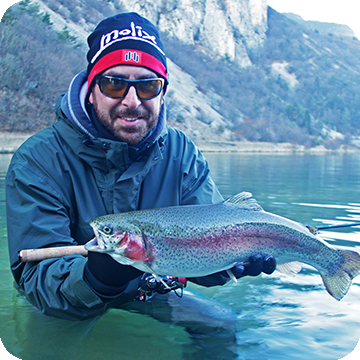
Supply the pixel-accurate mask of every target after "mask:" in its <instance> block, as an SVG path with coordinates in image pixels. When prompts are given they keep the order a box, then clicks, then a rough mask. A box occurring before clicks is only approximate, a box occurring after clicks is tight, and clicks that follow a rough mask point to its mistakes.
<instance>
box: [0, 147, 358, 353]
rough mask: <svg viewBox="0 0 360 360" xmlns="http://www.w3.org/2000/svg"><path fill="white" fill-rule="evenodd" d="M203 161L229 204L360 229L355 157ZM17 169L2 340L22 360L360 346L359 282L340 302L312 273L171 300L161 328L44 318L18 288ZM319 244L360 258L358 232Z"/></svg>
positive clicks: (0, 243)
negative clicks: (13, 248)
mask: <svg viewBox="0 0 360 360" xmlns="http://www.w3.org/2000/svg"><path fill="white" fill-rule="evenodd" d="M205 156H206V158H207V159H208V161H209V163H210V167H211V170H212V174H213V178H214V180H215V182H216V183H217V184H218V186H219V188H220V190H221V192H222V194H223V195H224V197H228V196H230V195H233V194H235V193H237V192H240V191H244V190H246V191H250V192H252V193H253V195H254V197H255V198H256V199H257V200H258V202H259V203H260V204H261V205H262V206H263V208H264V209H265V210H267V211H271V212H274V213H276V214H279V215H282V216H285V217H289V218H291V219H293V220H296V221H298V222H301V223H304V224H307V225H315V226H323V225H335V224H338V223H344V222H349V223H355V222H360V180H359V179H360V160H359V156H358V155H357V154H355V155H352V154H348V155H346V154H345V155H332V154H327V155H308V154H307V155H299V154H296V155H273V154H271V155H264V154H205ZM9 161H10V155H0V226H1V233H0V271H1V276H0V288H1V296H0V316H1V322H0V337H1V340H2V341H3V343H4V345H5V346H6V348H7V349H8V351H10V352H11V353H12V354H13V355H15V356H17V357H18V358H21V359H23V360H33V359H34V360H35V359H36V360H39V359H40V360H41V359H44V360H45V359H46V360H48V359H54V360H57V359H59V360H60V359H61V360H62V359H65V358H69V359H81V360H83V359H88V360H92V359H94V360H95V359H122V360H134V359H143V360H147V359H151V360H153V359H173V360H182V359H184V360H190V359H247V360H250V359H252V360H258V359H274V360H275V359H276V360H280V359H286V360H289V359H301V360H303V359H317V360H337V359H340V358H342V357H344V356H346V355H348V354H349V353H350V352H352V350H353V349H354V347H355V346H356V344H357V342H358V341H359V337H360V311H359V302H360V300H359V299H360V277H359V278H357V279H355V281H354V284H353V286H352V288H351V289H350V291H349V293H348V294H347V295H346V296H345V298H344V299H343V300H342V301H341V302H337V301H336V300H334V299H333V298H332V297H331V296H330V295H329V294H328V293H327V292H326V291H325V289H324V287H323V284H322V281H321V279H320V276H319V275H318V273H317V272H316V271H315V270H313V269H312V268H310V267H305V268H304V269H303V270H302V272H301V273H300V274H298V275H297V276H295V277H287V276H285V275H282V274H280V273H278V272H275V273H274V274H272V275H271V276H265V275H264V276H259V277H256V278H244V279H241V280H240V281H239V283H238V284H235V283H229V284H227V285H226V286H223V287H215V288H202V287H198V286H195V285H191V286H189V289H188V294H185V296H184V297H183V298H182V299H180V300H176V299H175V298H169V299H167V300H166V301H167V305H166V306H164V309H167V310H168V305H171V306H170V308H171V314H170V313H167V312H166V311H165V310H164V311H163V313H162V312H161V310H162V308H161V309H160V310H159V309H155V308H152V309H150V308H151V305H149V306H148V310H149V311H148V314H150V313H151V311H154V313H155V311H156V319H155V318H154V317H153V316H150V315H144V314H142V313H141V312H139V311H125V310H117V309H112V310H111V311H109V312H108V313H106V314H105V315H103V316H102V317H100V318H97V319H93V320H89V321H83V322H71V321H66V320H60V319H56V318H51V317H47V316H44V315H42V314H41V313H40V312H39V311H37V310H36V309H34V308H33V307H32V306H31V305H30V304H28V303H27V301H26V300H25V299H24V298H23V297H22V296H20V295H18V294H17V292H16V290H15V289H14V288H13V285H12V276H11V273H10V270H9V261H8V250H7V237H6V221H5V195H4V176H5V173H6V169H7V166H8V163H9ZM321 235H322V236H323V237H324V238H326V239H327V240H328V241H329V242H330V243H331V244H333V245H336V246H339V247H341V248H344V249H352V250H357V251H360V228H359V227H351V228H350V227H349V228H343V229H333V230H331V231H330V230H327V231H322V232H321ZM150 310H151V311H150ZM169 314H170V315H169ZM204 319H207V320H206V321H208V324H205V322H204ZM199 324H200V325H199ZM217 327H218V328H217ZM210 328H211V329H210ZM220 328H221V329H225V330H221V329H220ZM207 329H210V330H207ZM214 329H215V330H214Z"/></svg>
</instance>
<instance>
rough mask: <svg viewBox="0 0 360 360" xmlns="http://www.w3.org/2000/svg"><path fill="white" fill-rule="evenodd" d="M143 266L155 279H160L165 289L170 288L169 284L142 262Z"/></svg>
mask: <svg viewBox="0 0 360 360" xmlns="http://www.w3.org/2000/svg"><path fill="white" fill-rule="evenodd" d="M143 266H144V267H145V268H146V269H147V270H148V271H149V273H151V274H152V275H153V276H154V277H155V279H156V280H157V281H160V282H161V283H162V284H163V285H164V286H165V289H171V288H170V287H169V285H168V284H167V283H166V282H165V281H164V280H163V279H162V278H161V277H160V276H159V275H158V274H157V273H156V272H155V271H154V270H153V269H152V268H151V267H150V266H149V265H147V264H145V263H143Z"/></svg>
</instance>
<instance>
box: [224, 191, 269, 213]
mask: <svg viewBox="0 0 360 360" xmlns="http://www.w3.org/2000/svg"><path fill="white" fill-rule="evenodd" d="M251 197H252V194H251V193H249V192H241V193H239V194H236V195H233V196H231V197H229V198H228V199H227V200H225V201H224V204H236V205H237V206H239V207H241V208H243V209H246V210H255V211H263V208H262V207H261V206H260V205H259V204H258V203H257V201H256V200H255V199H250V198H251Z"/></svg>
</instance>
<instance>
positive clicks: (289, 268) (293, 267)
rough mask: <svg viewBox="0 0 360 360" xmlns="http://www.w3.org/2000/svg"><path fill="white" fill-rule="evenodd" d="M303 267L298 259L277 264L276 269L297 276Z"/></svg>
mask: <svg viewBox="0 0 360 360" xmlns="http://www.w3.org/2000/svg"><path fill="white" fill-rule="evenodd" d="M301 269H302V264H301V263H300V262H298V261H291V262H286V263H282V264H277V265H276V270H277V271H279V272H281V273H282V274H285V275H288V276H295V275H296V274H297V273H299V272H300V271H301Z"/></svg>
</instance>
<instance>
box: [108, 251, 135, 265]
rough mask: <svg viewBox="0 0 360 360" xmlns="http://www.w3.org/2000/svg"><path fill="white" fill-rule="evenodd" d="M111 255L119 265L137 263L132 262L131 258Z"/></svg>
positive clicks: (115, 254)
mask: <svg viewBox="0 0 360 360" xmlns="http://www.w3.org/2000/svg"><path fill="white" fill-rule="evenodd" d="M109 255H110V256H111V257H112V258H113V259H114V260H115V261H117V262H118V263H120V264H122V265H132V264H134V263H135V261H134V260H130V259H129V258H127V257H125V256H122V255H120V254H117V253H109Z"/></svg>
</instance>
